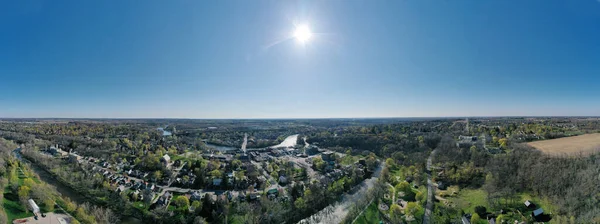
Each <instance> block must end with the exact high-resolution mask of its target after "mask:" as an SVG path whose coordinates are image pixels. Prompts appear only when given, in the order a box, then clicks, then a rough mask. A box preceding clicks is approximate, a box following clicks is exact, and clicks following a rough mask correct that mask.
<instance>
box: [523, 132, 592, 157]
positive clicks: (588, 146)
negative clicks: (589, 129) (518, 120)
mask: <svg viewBox="0 0 600 224" xmlns="http://www.w3.org/2000/svg"><path fill="white" fill-rule="evenodd" d="M527 144H528V145H530V146H532V147H534V148H536V149H538V150H540V151H542V152H544V153H548V154H552V155H563V154H567V155H575V154H579V153H582V154H590V153H593V152H597V151H598V150H599V149H600V133H594V134H585V135H579V136H573V137H565V138H558V139H551V140H543V141H535V142H529V143H527Z"/></svg>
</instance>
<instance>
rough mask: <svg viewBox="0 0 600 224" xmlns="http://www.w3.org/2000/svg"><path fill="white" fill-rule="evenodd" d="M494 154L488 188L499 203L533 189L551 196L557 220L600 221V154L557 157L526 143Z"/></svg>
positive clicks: (534, 192) (496, 202) (492, 200)
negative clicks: (510, 151) (499, 153)
mask: <svg viewBox="0 0 600 224" xmlns="http://www.w3.org/2000/svg"><path fill="white" fill-rule="evenodd" d="M511 147H512V148H514V151H513V152H512V153H508V154H506V155H501V156H497V157H494V158H493V159H491V160H490V162H489V164H488V165H487V166H486V170H487V171H488V172H489V173H490V175H489V176H488V178H487V179H488V180H487V183H486V185H485V189H486V191H487V192H488V194H489V198H490V201H491V202H492V203H494V204H499V203H500V199H506V198H508V197H510V196H511V195H514V193H518V192H531V193H533V194H535V195H540V196H543V197H547V198H549V199H551V201H552V203H553V204H554V205H555V206H554V207H555V208H556V209H557V211H556V213H557V214H556V215H557V216H556V217H553V219H558V220H562V219H566V218H567V217H572V216H573V217H575V218H576V220H577V222H578V223H589V222H593V223H598V222H600V187H599V186H600V156H599V155H597V154H596V155H591V156H564V157H556V156H550V155H546V154H543V153H541V152H540V151H537V150H534V149H532V148H529V146H527V145H524V144H512V145H511Z"/></svg>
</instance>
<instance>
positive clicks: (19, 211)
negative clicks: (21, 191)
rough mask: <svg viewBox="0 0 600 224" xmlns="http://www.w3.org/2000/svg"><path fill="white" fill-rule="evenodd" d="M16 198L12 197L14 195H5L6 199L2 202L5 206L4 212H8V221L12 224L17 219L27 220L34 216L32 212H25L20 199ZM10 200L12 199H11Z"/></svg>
mask: <svg viewBox="0 0 600 224" xmlns="http://www.w3.org/2000/svg"><path fill="white" fill-rule="evenodd" d="M15 197H16V195H15V196H13V195H12V193H8V194H4V199H3V201H2V203H3V205H4V211H6V216H7V217H8V221H9V222H10V223H12V221H13V220H15V219H21V218H26V217H29V216H32V215H33V214H31V213H30V212H25V211H23V209H24V208H23V206H21V204H20V203H19V199H18V198H17V199H15V200H14V201H13V200H11V199H14V198H15ZM9 198H10V199H9Z"/></svg>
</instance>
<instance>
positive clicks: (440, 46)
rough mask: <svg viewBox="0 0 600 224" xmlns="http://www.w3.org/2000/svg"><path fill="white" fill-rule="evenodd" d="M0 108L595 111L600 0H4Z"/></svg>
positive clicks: (202, 112) (306, 113)
mask: <svg viewBox="0 0 600 224" xmlns="http://www.w3.org/2000/svg"><path fill="white" fill-rule="evenodd" d="M1 5H2V6H1V7H0V29H1V30H2V31H3V34H4V35H0V105H1V106H0V118H199V119H212V118H219V119H227V118H234V119H235V118H258V119H260V118H365V117H367V118H379V117H385V118H387V117H391V118H397V117H489V116H496V117H497V116H599V115H600V97H599V96H600V75H599V74H600V63H598V62H600V42H599V41H600V2H598V1H597V0H582V1H559V0H544V1H542V0H531V1H416V0H407V1H241V0H239V1H218V2H209V1H169V2H166V1H158V0H151V1H144V2H143V4H141V3H140V2H133V1H124V2H122V1H118V2H112V1H98V2H79V1H74V2H73V1H71V2H53V1H43V0H40V1H13V2H7V3H2V4H1Z"/></svg>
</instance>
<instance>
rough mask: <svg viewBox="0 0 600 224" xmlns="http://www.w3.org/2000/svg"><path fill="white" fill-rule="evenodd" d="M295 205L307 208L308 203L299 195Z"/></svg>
mask: <svg viewBox="0 0 600 224" xmlns="http://www.w3.org/2000/svg"><path fill="white" fill-rule="evenodd" d="M294 206H296V208H299V209H305V208H306V203H305V202H304V199H302V198H301V197H299V198H297V199H296V201H295V202H294Z"/></svg>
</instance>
